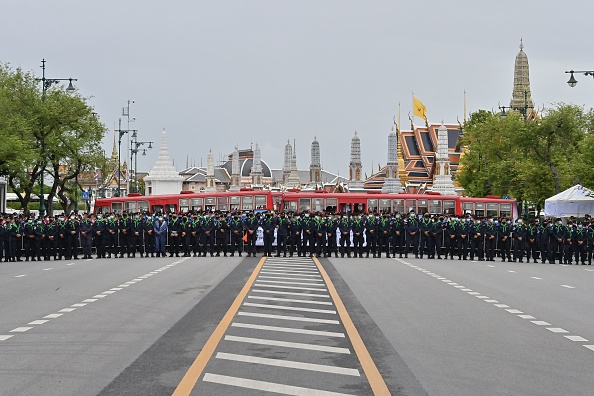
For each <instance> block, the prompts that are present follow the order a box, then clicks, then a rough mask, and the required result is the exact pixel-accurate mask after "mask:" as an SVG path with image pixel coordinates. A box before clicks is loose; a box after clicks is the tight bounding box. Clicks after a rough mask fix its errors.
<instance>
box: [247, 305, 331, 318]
mask: <svg viewBox="0 0 594 396" xmlns="http://www.w3.org/2000/svg"><path fill="white" fill-rule="evenodd" d="M243 305H244V306H246V307H256V308H271V309H281V310H285V311H302V312H316V313H324V314H330V315H336V311H332V310H329V309H313V308H301V307H285V306H283V305H274V304H256V303H250V302H246V303H243Z"/></svg>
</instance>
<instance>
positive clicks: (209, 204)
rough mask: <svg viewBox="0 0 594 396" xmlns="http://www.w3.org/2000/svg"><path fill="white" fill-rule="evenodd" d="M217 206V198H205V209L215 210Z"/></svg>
mask: <svg viewBox="0 0 594 396" xmlns="http://www.w3.org/2000/svg"><path fill="white" fill-rule="evenodd" d="M215 206H216V198H204V210H207V211H209V212H213V211H214V210H215Z"/></svg>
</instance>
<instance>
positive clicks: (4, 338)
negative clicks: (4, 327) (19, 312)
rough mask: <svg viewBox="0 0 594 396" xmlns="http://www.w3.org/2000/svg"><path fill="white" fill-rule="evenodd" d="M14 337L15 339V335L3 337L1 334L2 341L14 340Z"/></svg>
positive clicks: (0, 339)
mask: <svg viewBox="0 0 594 396" xmlns="http://www.w3.org/2000/svg"><path fill="white" fill-rule="evenodd" d="M12 337H14V335H1V334H0V341H6V340H8V339H9V338H12Z"/></svg>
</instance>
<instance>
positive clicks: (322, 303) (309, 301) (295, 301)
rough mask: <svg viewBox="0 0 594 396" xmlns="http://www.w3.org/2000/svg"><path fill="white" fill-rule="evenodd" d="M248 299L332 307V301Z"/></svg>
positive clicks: (271, 298)
mask: <svg viewBox="0 0 594 396" xmlns="http://www.w3.org/2000/svg"><path fill="white" fill-rule="evenodd" d="M247 298H251V299H254V300H266V301H284V302H294V303H300V304H318V305H332V303H331V302H330V301H312V300H296V299H293V298H277V297H260V296H248V297H247Z"/></svg>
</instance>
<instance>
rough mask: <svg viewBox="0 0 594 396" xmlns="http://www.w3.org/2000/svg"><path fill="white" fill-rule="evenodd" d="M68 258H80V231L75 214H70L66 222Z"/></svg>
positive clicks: (66, 252)
mask: <svg viewBox="0 0 594 396" xmlns="http://www.w3.org/2000/svg"><path fill="white" fill-rule="evenodd" d="M66 230H67V231H66V238H65V239H66V249H65V254H66V260H70V259H72V258H74V260H78V232H79V225H78V220H77V219H76V216H75V215H72V216H70V220H68V221H67V222H66Z"/></svg>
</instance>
